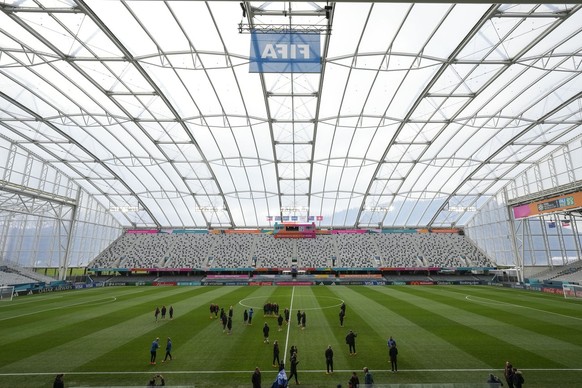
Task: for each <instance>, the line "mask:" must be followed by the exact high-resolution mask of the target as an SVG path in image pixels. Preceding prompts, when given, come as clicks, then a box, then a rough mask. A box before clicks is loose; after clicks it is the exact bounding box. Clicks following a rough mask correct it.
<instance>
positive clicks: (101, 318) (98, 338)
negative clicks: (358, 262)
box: [0, 286, 582, 388]
mask: <svg viewBox="0 0 582 388" xmlns="http://www.w3.org/2000/svg"><path fill="white" fill-rule="evenodd" d="M342 301H345V303H346V306H347V312H346V318H345V324H344V327H340V326H339V319H338V313H339V305H340V303H341V302H342ZM266 302H276V303H278V304H279V306H280V309H281V312H282V311H283V309H284V308H285V307H290V308H291V309H292V311H291V324H290V325H289V326H288V327H287V326H284V327H283V330H282V331H278V330H277V323H276V319H275V318H272V317H264V316H263V312H262V306H263V304H264V303H266ZM211 303H217V304H219V305H220V306H221V307H224V308H225V310H228V307H229V306H231V305H232V306H233V307H234V322H233V333H232V334H231V335H227V334H224V333H223V331H222V325H221V324H219V320H217V319H210V318H209V305H210V304H211ZM162 305H166V306H170V305H171V306H173V307H174V310H175V316H174V319H173V320H169V319H168V317H166V319H165V320H163V321H159V322H157V323H156V322H155V321H154V309H155V307H156V306H162ZM244 306H247V307H244ZM250 306H252V307H253V308H254V310H255V317H254V319H253V324H252V325H251V326H245V325H243V311H244V309H245V308H248V307H250ZM297 309H299V310H305V311H306V315H307V319H306V321H307V322H306V328H305V330H301V329H300V328H298V326H297V321H296V318H295V313H296V311H297ZM265 322H267V323H268V324H269V326H270V327H271V336H270V340H271V341H270V344H268V345H267V344H264V343H263V336H262V326H263V325H264V323H265ZM349 329H352V330H354V331H355V332H357V333H358V337H357V343H356V344H357V355H356V356H350V355H349V353H348V348H347V345H346V344H345V336H346V334H347V331H348V330H349ZM390 335H392V336H393V337H394V338H395V339H396V341H397V343H398V349H399V373H397V374H392V373H390V365H389V362H388V357H387V347H386V339H387V338H388V336H390ZM155 337H160V344H161V349H160V351H158V362H157V364H156V365H150V363H149V347H150V344H151V342H152V341H153V340H154V339H155ZM167 337H171V338H172V340H173V343H174V349H173V352H172V353H173V356H174V360H173V361H171V362H166V363H162V362H161V360H162V359H163V356H164V346H165V339H166V338H167ZM274 340H278V341H279V343H280V346H281V354H282V356H283V357H285V358H286V359H287V360H288V359H289V347H290V346H291V345H296V346H297V347H298V354H299V361H300V363H299V368H298V370H299V380H300V382H301V385H303V386H306V387H336V386H337V384H340V383H341V384H342V385H343V386H344V387H346V386H347V384H346V383H347V380H348V379H349V376H350V375H351V372H352V371H356V372H357V373H358V375H359V376H360V378H361V377H362V368H363V367H365V366H367V367H368V368H370V370H371V371H372V373H373V375H374V380H375V382H376V383H377V384H428V383H439V384H447V383H448V384H453V383H456V384H482V383H484V382H485V380H486V378H487V376H488V374H489V373H490V372H493V373H495V374H497V375H498V376H502V368H503V365H504V363H505V361H506V360H509V361H511V362H512V363H513V364H514V365H515V366H516V367H518V368H519V369H521V370H522V371H523V373H524V376H525V380H526V384H525V386H526V387H558V386H559V387H562V388H563V387H581V386H582V302H580V301H576V300H566V299H564V298H563V297H562V296H560V295H549V294H542V293H536V292H529V291H520V290H511V289H502V288H494V287H486V286H370V287H366V286H313V287H232V286H224V287H109V288H101V289H89V290H80V291H69V292H58V293H50V294H41V295H33V296H21V297H15V298H14V300H13V301H11V302H1V303H0V344H2V347H3V349H2V352H0V387H51V386H52V380H53V378H54V375H55V374H56V373H65V384H66V386H67V387H78V386H84V387H88V386H145V385H146V383H147V381H148V380H149V378H150V377H151V376H153V375H154V374H157V373H161V374H162V375H164V377H165V378H166V381H167V385H168V386H178V385H185V386H196V387H250V386H251V384H250V379H251V373H252V371H253V370H254V368H255V367H256V366H258V367H259V368H260V369H261V371H262V380H263V387H267V388H268V387H270V385H271V382H272V381H273V380H274V378H275V375H276V370H275V368H273V367H272V365H271V364H272V349H273V347H272V343H273V341H274ZM328 345H331V346H332V348H333V349H334V364H335V373H334V374H333V375H326V374H325V358H324V351H325V349H326V347H327V346H328ZM293 383H294V382H293ZM291 385H294V384H291ZM456 386H459V385H456Z"/></svg>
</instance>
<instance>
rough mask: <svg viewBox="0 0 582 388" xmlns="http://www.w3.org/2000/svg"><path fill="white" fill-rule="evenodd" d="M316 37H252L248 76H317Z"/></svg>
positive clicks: (256, 34) (318, 53)
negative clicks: (282, 74)
mask: <svg viewBox="0 0 582 388" xmlns="http://www.w3.org/2000/svg"><path fill="white" fill-rule="evenodd" d="M320 41H321V39H320V35H319V34H314V33H310V34H302V33H299V32H287V33H265V32H252V33H251V55H250V66H249V72H250V73H319V72H321V44H320Z"/></svg>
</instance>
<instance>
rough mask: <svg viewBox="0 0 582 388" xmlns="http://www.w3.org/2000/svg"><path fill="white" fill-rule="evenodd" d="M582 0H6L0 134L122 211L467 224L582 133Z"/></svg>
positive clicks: (164, 219)
mask: <svg viewBox="0 0 582 388" xmlns="http://www.w3.org/2000/svg"><path fill="white" fill-rule="evenodd" d="M326 6H327V7H326ZM581 7H582V5H580V4H545V5H544V4H517V5H515V4H483V3H477V4H431V3H418V4H412V3H384V2H376V3H364V2H354V3H349V2H337V3H333V2H329V3H326V2H266V3H263V2H243V3H240V4H239V2H232V1H221V2H202V1H153V0H152V1H132V0H127V1H117V0H108V1H104V0H85V1H73V0H60V1H59V0H14V1H12V0H1V1H0V10H1V11H2V12H0V138H1V140H2V141H4V142H8V143H9V144H10V146H11V147H16V148H17V149H19V150H22V151H23V152H26V153H29V154H32V155H34V156H35V157H36V158H38V159H39V160H40V161H42V163H43V164H44V165H49V166H52V167H54V168H56V169H57V170H59V171H61V172H63V173H64V174H65V175H66V176H68V177H70V178H71V179H73V180H74V181H75V182H77V183H78V184H79V185H80V186H81V187H82V188H83V189H84V190H85V191H86V192H88V193H89V194H90V195H91V196H93V197H94V198H95V199H96V200H97V201H98V202H99V203H101V204H102V205H103V206H104V207H105V208H107V209H111V210H112V214H113V215H114V216H115V217H116V219H117V220H118V221H119V222H120V223H121V224H122V225H124V226H127V227H135V226H138V227H140V226H141V227H184V228H188V227H208V226H210V227H233V228H255V227H266V226H271V225H272V224H273V223H274V222H275V220H279V219H280V218H278V217H283V218H282V219H285V218H284V217H287V216H288V217H289V219H290V220H297V221H308V220H311V219H315V220H316V222H317V224H318V225H321V226H329V227H337V228H344V227H377V226H379V225H381V226H384V227H450V226H463V225H465V224H466V223H467V222H468V221H469V220H470V218H471V216H472V215H473V214H474V211H475V210H478V209H479V208H480V207H481V206H482V205H483V204H484V203H485V202H486V201H488V200H489V199H490V198H491V197H492V196H494V195H495V194H496V193H498V192H499V191H500V190H501V189H502V188H503V187H504V186H505V185H507V184H508V182H510V181H511V180H512V179H514V178H515V177H516V176H518V175H519V174H521V173H522V172H524V170H526V169H527V168H528V167H529V166H531V165H532V164H533V163H536V162H538V161H540V160H542V159H543V158H544V157H546V156H548V155H549V154H550V153H552V152H554V151H556V150H557V149H559V148H560V147H563V146H564V145H566V144H567V143H568V142H571V141H573V140H574V139H576V138H579V137H580V135H581V133H582V127H581V125H580V124H581V121H582V103H581V97H582V72H581V70H582V54H581V50H582V12H581V11H580V9H581ZM243 11H244V15H243ZM257 29H264V31H263V32H267V33H268V32H274V31H275V32H287V31H290V30H293V31H295V32H297V31H301V32H304V33H306V34H312V35H317V36H319V37H320V49H321V69H320V70H319V71H318V72H316V73H303V72H301V73H300V72H294V73H283V72H277V73H252V72H250V71H249V68H250V64H249V62H250V60H249V58H250V53H251V36H252V35H251V34H250V33H249V32H250V31H251V30H257ZM314 31H316V32H317V34H315V33H314ZM17 162H18V161H15V163H17ZM43 171H44V170H43V169H42V168H36V167H31V169H30V171H28V172H27V173H28V174H29V176H28V178H27V179H37V178H39V177H40V176H41V175H42V174H43ZM44 173H46V172H44ZM3 182H5V180H3ZM46 190H47V192H48V193H47V196H48V197H50V196H51V195H50V189H49V188H47V189H46ZM55 192H56V191H55ZM40 194H42V193H40ZM40 194H39V193H37V195H40ZM53 194H54V193H53ZM61 200H62V201H64V202H67V201H73V202H74V198H66V196H65V198H61ZM295 217H296V218H295Z"/></svg>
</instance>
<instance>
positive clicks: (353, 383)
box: [348, 372, 360, 388]
mask: <svg viewBox="0 0 582 388" xmlns="http://www.w3.org/2000/svg"><path fill="white" fill-rule="evenodd" d="M359 386H360V379H359V378H358V375H357V374H356V372H352V377H350V380H349V381H348V387H349V388H358V387H359Z"/></svg>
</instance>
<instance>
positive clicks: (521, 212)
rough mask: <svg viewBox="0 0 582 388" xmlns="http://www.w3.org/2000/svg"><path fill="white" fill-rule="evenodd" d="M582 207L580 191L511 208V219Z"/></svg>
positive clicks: (581, 192) (581, 193)
mask: <svg viewBox="0 0 582 388" xmlns="http://www.w3.org/2000/svg"><path fill="white" fill-rule="evenodd" d="M581 206H582V191H578V192H576V193H572V194H568V195H563V196H560V197H554V198H550V199H546V200H543V201H537V202H533V203H529V204H526V205H518V206H514V207H513V208H512V210H513V218H515V219H516V220H517V219H520V218H527V217H533V216H539V215H542V214H547V213H555V212H557V211H563V210H568V209H575V208H579V207H581Z"/></svg>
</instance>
